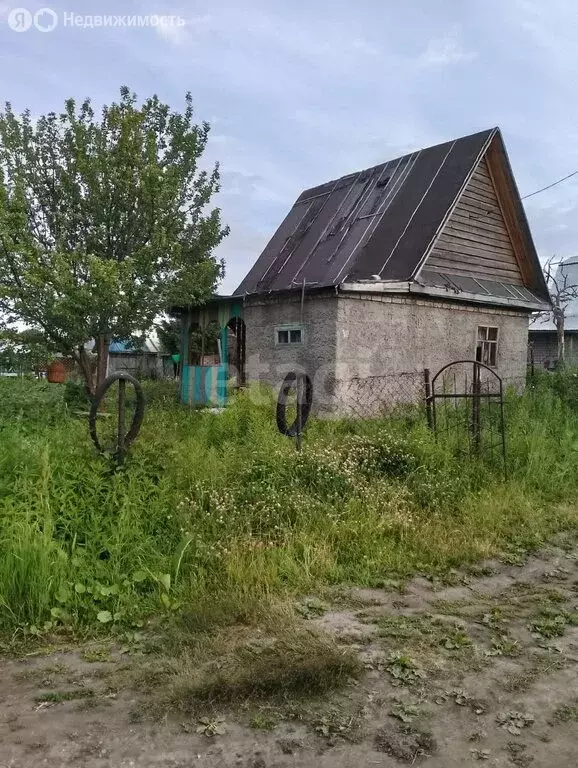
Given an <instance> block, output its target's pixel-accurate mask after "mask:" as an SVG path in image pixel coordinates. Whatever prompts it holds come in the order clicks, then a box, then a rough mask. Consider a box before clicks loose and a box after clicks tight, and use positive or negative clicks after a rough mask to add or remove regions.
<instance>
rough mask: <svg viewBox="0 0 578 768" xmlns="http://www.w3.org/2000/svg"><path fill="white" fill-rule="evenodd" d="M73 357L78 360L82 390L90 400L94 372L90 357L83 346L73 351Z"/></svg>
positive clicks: (92, 390)
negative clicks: (82, 382) (82, 381)
mask: <svg viewBox="0 0 578 768" xmlns="http://www.w3.org/2000/svg"><path fill="white" fill-rule="evenodd" d="M74 357H75V358H76V361H77V362H78V365H79V367H80V370H81V372H82V377H83V378H84V391H85V392H86V394H87V395H88V397H89V398H90V400H92V399H93V397H94V374H93V371H92V362H91V360H90V357H89V356H88V354H87V352H86V349H85V348H84V347H79V348H78V352H77V353H75V355H74Z"/></svg>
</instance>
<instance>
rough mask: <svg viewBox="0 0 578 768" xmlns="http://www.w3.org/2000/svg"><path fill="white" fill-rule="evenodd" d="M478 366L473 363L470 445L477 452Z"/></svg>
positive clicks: (478, 440)
mask: <svg viewBox="0 0 578 768" xmlns="http://www.w3.org/2000/svg"><path fill="white" fill-rule="evenodd" d="M480 393H481V379H480V366H479V365H478V363H477V362H475V363H474V380H473V382H472V395H473V398H472V446H473V449H474V452H475V453H476V454H477V453H479V450H480Z"/></svg>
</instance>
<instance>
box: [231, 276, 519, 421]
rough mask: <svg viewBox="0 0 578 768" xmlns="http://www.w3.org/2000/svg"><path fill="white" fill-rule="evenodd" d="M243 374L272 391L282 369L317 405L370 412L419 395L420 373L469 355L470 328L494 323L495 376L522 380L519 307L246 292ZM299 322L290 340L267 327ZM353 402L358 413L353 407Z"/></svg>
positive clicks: (508, 380)
mask: <svg viewBox="0 0 578 768" xmlns="http://www.w3.org/2000/svg"><path fill="white" fill-rule="evenodd" d="M243 317H244V320H245V323H246V326H247V379H248V381H262V382H266V383H268V384H270V385H271V386H272V387H273V388H274V389H277V388H278V387H279V385H280V383H281V381H282V380H283V378H284V377H285V375H286V373H287V372H289V371H291V370H297V369H300V370H305V371H306V372H307V373H308V374H309V375H310V376H311V378H312V380H313V382H314V390H315V406H316V410H317V411H318V412H328V413H331V412H338V413H343V414H356V415H371V413H376V412H378V411H381V410H383V409H384V407H388V406H392V405H395V404H397V403H403V402H417V401H420V400H421V399H422V397H423V371H424V368H429V369H430V370H431V373H432V376H433V375H434V374H435V373H436V372H437V371H438V370H439V369H440V368H442V367H443V366H444V365H446V364H448V363H451V362H453V361H455V360H461V359H468V360H472V359H474V356H475V349H476V339H477V329H478V326H479V325H488V326H497V327H498V328H499V343H498V360H497V369H496V370H497V373H498V374H499V375H500V376H502V377H503V379H504V383H505V384H506V385H512V384H513V385H514V386H516V387H517V388H518V389H522V388H523V386H524V381H525V376H526V358H527V344H528V314H527V313H526V312H519V311H514V310H510V309H507V308H504V309H498V308H489V307H477V306H474V305H467V304H464V303H460V302H454V303H452V302H446V301H433V300H431V301H430V300H427V299H423V298H415V297H409V296H392V295H387V294H357V293H349V294H339V295H338V296H337V295H336V294H335V293H334V292H332V291H328V292H327V293H316V294H310V295H307V294H306V295H305V298H304V302H303V307H302V306H301V294H300V293H299V292H297V291H296V292H295V294H294V295H292V294H287V295H284V296H277V297H275V296H271V297H265V298H253V299H251V298H249V299H247V300H246V303H245V305H244V309H243ZM288 323H299V324H301V325H302V327H303V330H304V333H305V338H304V342H303V343H302V344H300V345H276V344H275V333H274V332H275V326H278V325H283V324H288ZM359 406H363V408H364V411H363V413H362V412H361V411H360V410H359Z"/></svg>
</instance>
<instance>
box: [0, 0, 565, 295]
mask: <svg viewBox="0 0 578 768" xmlns="http://www.w3.org/2000/svg"><path fill="white" fill-rule="evenodd" d="M16 5H18V6H24V7H25V8H27V9H29V10H30V11H32V12H34V11H37V10H39V9H40V8H42V7H46V6H48V7H50V8H51V9H53V10H54V11H56V13H57V14H58V16H59V24H58V26H57V27H56V29H54V30H53V31H52V32H49V33H42V32H39V31H38V30H36V29H34V28H31V29H29V30H28V31H26V32H20V33H17V32H14V31H12V30H10V29H9V27H8V26H7V23H6V22H7V18H8V13H9V11H10V10H11V9H13V7H14V6H16ZM65 12H67V13H71V12H73V13H75V14H83V15H84V14H101V15H104V14H114V15H117V14H128V15H132V14H165V15H166V14H172V15H180V16H181V17H182V18H183V19H185V20H186V25H185V26H182V27H177V26H174V27H164V28H162V29H160V28H156V29H154V28H136V27H107V28H99V29H95V28H92V29H91V28H85V29H82V28H78V27H67V28H64V26H63V24H62V21H63V14H64V13H65ZM577 48H578V10H577V7H576V4H575V2H573V0H550V2H548V3H546V2H544V0H469V1H468V2H463V0H462V1H461V2H458V1H457V0H445V2H441V1H440V0H437V1H436V0H421V1H420V2H418V1H417V0H404V1H403V2H398V1H397V0H357V1H356V2H351V0H349V1H348V2H345V1H343V0H331V1H329V0H317V1H316V0H309V1H308V2H304V1H302V0H268V2H267V1H266V0H244V1H243V0H237V2H234V1H233V0H212V2H207V1H206V0H198V1H197V0H195V1H193V2H184V1H183V2H180V3H176V4H172V3H171V2H170V1H169V2H168V3H167V2H161V0H150V2H148V3H142V2H136V1H133V0H121V1H120V2H114V3H113V2H111V0H104V2H103V1H102V0H100V1H99V2H98V3H96V2H88V1H87V0H80V1H79V0H76V2H74V3H73V2H66V1H65V0H58V1H57V2H56V1H55V2H51V1H50V0H46V2H45V3H42V2H30V1H29V0H22V2H21V3H20V2H15V3H6V2H3V0H0V72H1V74H0V78H1V81H2V90H1V97H2V98H3V99H9V100H10V101H12V103H13V105H14V107H15V108H16V109H18V110H19V109H23V108H25V107H30V109H31V110H32V112H33V113H43V112H46V111H49V110H51V109H59V108H60V106H61V105H62V103H63V101H64V99H65V98H66V97H68V96H71V95H72V96H75V97H77V98H82V97H84V96H86V95H89V96H91V97H92V98H93V100H94V102H95V104H97V105H98V104H101V103H103V102H106V101H110V100H112V99H114V98H116V96H117V94H118V87H119V86H120V84H122V83H126V84H127V85H129V86H130V87H131V88H133V89H134V90H135V91H136V92H137V93H138V94H139V95H140V96H147V95H150V94H151V93H152V92H156V93H158V94H159V96H160V97H161V98H163V99H165V100H167V101H168V102H169V103H171V104H172V105H174V106H175V107H178V106H180V105H181V104H182V100H183V94H184V92H185V91H186V90H191V91H192V93H193V97H194V100H195V105H196V109H197V117H198V118H199V119H206V120H209V121H210V122H211V123H212V125H213V130H212V138H211V141H210V148H209V152H208V155H209V158H208V159H210V160H213V159H218V160H220V162H221V167H222V187H223V189H222V193H221V195H220V199H219V204H220V205H221V207H222V209H223V218H224V220H225V221H226V222H227V223H229V224H230V226H231V235H230V236H229V238H228V239H227V241H226V242H225V243H224V244H223V245H222V246H221V249H220V254H221V255H222V256H223V257H224V258H225V259H226V262H227V277H226V279H225V282H224V284H223V286H222V291H224V292H226V291H231V290H232V289H234V288H235V287H236V285H237V284H238V283H239V282H240V280H241V278H242V277H243V275H244V273H245V272H246V270H247V269H248V267H249V266H250V264H251V263H252V262H253V261H254V260H255V259H256V258H257V256H258V255H259V253H260V251H261V249H262V247H263V246H264V244H265V243H266V241H267V240H268V239H269V237H270V236H271V235H272V233H273V231H274V230H275V228H276V227H277V225H278V224H279V222H280V221H281V219H282V218H283V217H284V216H285V213H286V212H287V209H288V208H289V207H290V206H291V204H292V202H293V201H294V199H295V198H296V197H297V195H298V194H299V193H300V191H301V190H302V189H303V188H305V187H307V186H312V185H314V184H318V183H321V182H323V181H327V180H328V179H331V178H335V177H337V176H341V175H343V174H345V173H348V172H350V171H353V170H355V169H357V168H361V167H364V166H370V165H374V164H377V163H379V162H382V161H384V160H386V159H388V158H391V157H395V156H396V155H399V154H402V153H404V152H407V151H410V150H412V149H416V148H418V147H421V146H426V145H428V144H433V143H436V142H439V141H444V140H447V139H451V138H455V137H456V136H459V135H463V134H466V133H472V132H474V131H477V130H481V129H483V128H487V127H490V126H493V125H499V126H500V127H501V129H502V131H503V133H504V138H505V141H506V145H507V147H508V151H509V154H510V159H511V161H512V166H513V169H514V173H515V175H516V178H517V181H518V186H519V188H520V190H521V192H522V194H525V193H528V192H532V191H534V190H535V189H537V188H539V187H541V186H544V185H546V184H548V183H549V182H551V181H553V180H554V179H556V178H558V177H561V176H564V175H565V174H567V173H569V172H571V171H573V170H576V169H578V101H577V100H576V98H575V95H574V92H575V85H573V83H576V81H577V79H578V78H577V76H578V53H577ZM526 210H527V213H528V217H529V220H530V225H531V227H532V232H533V235H534V239H535V241H536V245H537V247H538V250H539V252H540V255H541V257H543V258H545V257H547V256H549V255H551V254H553V253H556V254H558V255H560V256H568V255H572V254H574V253H576V252H578V248H576V243H577V242H578V215H577V214H578V177H576V178H575V179H571V180H569V181H567V182H565V183H564V184H561V185H560V186H558V187H556V188H554V189H553V190H550V191H548V192H545V193H543V194H541V195H538V196H536V197H535V198H532V199H531V200H529V201H528V202H527V205H526Z"/></svg>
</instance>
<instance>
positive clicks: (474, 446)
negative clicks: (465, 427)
mask: <svg viewBox="0 0 578 768" xmlns="http://www.w3.org/2000/svg"><path fill="white" fill-rule="evenodd" d="M464 365H465V366H472V368H473V377H472V384H471V390H470V389H469V388H468V386H467V374H466V377H465V385H464V391H462V392H456V390H455V384H454V391H453V392H452V393H447V392H443V393H440V392H438V393H436V391H435V385H436V382H437V380H438V379H439V377H440V376H441V375H442V374H443V373H444V372H445V371H447V370H448V369H450V368H455V367H457V366H464ZM481 369H484V370H486V371H489V372H490V373H491V374H492V377H493V380H494V381H497V382H498V386H499V388H498V391H497V392H490V391H489V389H488V392H487V393H485V394H483V393H482V390H481V379H480V371H481ZM454 382H455V377H454ZM425 386H426V397H425V404H426V414H427V420H428V425H429V427H430V429H432V430H433V432H434V434H435V436H436V440H437V434H438V414H437V401H438V400H440V401H442V402H444V403H447V402H448V400H453V401H454V402H456V401H457V400H462V399H463V400H464V401H465V402H466V403H468V401H470V400H471V402H472V405H471V408H472V412H471V420H470V423H469V429H470V430H471V438H470V455H474V454H475V455H479V449H480V440H481V434H482V424H481V419H480V410H481V409H480V405H481V403H482V401H483V400H484V399H485V400H486V401H487V402H488V407H489V405H490V402H491V401H492V400H494V401H495V402H496V403H497V405H498V406H499V413H500V416H499V419H500V429H499V433H500V438H501V439H500V449H501V453H502V457H503V464H504V479H505V480H507V479H508V467H507V454H506V428H505V418H504V385H503V380H502V377H501V376H500V375H499V374H498V373H496V371H495V370H494V369H493V368H490V366H489V365H486V364H485V363H481V362H479V361H478V360H454V361H453V362H451V363H448V364H447V365H444V366H443V367H442V368H440V370H439V371H438V372H437V373H436V375H435V376H434V377H433V379H431V382H430V378H429V370H427V369H426V371H425ZM468 419H469V417H468Z"/></svg>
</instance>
